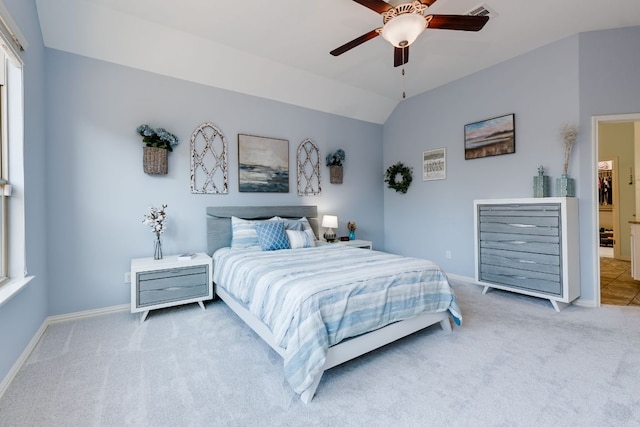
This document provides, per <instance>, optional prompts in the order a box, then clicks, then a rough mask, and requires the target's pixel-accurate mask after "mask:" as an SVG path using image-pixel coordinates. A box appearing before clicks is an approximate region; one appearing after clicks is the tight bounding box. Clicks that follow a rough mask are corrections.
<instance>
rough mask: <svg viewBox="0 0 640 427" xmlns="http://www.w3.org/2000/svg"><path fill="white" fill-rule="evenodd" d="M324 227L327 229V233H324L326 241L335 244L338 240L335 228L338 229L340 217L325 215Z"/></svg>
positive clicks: (323, 219) (323, 218)
mask: <svg viewBox="0 0 640 427" xmlns="http://www.w3.org/2000/svg"><path fill="white" fill-rule="evenodd" d="M322 226H323V227H327V231H325V232H324V239H325V240H326V241H327V242H333V241H334V240H336V232H335V231H333V229H334V228H338V217H337V216H335V215H324V216H323V217H322Z"/></svg>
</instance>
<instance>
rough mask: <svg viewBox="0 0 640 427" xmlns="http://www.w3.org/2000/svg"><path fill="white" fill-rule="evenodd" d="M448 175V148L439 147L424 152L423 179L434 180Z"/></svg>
mask: <svg viewBox="0 0 640 427" xmlns="http://www.w3.org/2000/svg"><path fill="white" fill-rule="evenodd" d="M446 177H447V155H446V149H444V148H438V149H436V150H429V151H425V152H423V153H422V180H423V181H433V180H435V179H445V178H446Z"/></svg>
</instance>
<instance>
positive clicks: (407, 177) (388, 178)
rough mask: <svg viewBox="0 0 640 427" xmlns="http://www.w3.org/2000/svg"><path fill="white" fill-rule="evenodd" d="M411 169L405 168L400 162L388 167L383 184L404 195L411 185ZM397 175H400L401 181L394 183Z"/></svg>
mask: <svg viewBox="0 0 640 427" xmlns="http://www.w3.org/2000/svg"><path fill="white" fill-rule="evenodd" d="M412 171H413V169H412V168H410V167H408V166H405V165H403V164H402V162H398V163H396V164H395V165H393V166H389V168H388V169H387V172H385V174H384V182H386V183H387V184H388V187H389V188H393V189H394V190H396V191H397V192H399V193H403V194H404V193H406V192H407V190H408V189H409V185H411V181H412V180H413V177H412V176H411V173H412ZM398 174H400V175H402V181H400V182H398V181H396V177H397V176H398Z"/></svg>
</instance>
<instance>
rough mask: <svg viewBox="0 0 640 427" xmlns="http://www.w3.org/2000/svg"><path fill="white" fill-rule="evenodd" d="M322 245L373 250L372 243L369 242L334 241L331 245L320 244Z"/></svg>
mask: <svg viewBox="0 0 640 427" xmlns="http://www.w3.org/2000/svg"><path fill="white" fill-rule="evenodd" d="M321 243H322V244H326V245H345V246H353V247H354V248H362V249H373V243H372V242H371V241H369V240H358V239H356V240H345V241H342V240H336V241H335V242H333V243H327V242H322V241H321Z"/></svg>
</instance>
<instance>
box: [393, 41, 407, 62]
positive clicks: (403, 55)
mask: <svg viewBox="0 0 640 427" xmlns="http://www.w3.org/2000/svg"><path fill="white" fill-rule="evenodd" d="M403 51H404V52H403ZM407 62H409V46H407V47H404V48H403V47H394V48H393V66H394V67H399V66H401V65H404V64H406V63H407Z"/></svg>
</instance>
